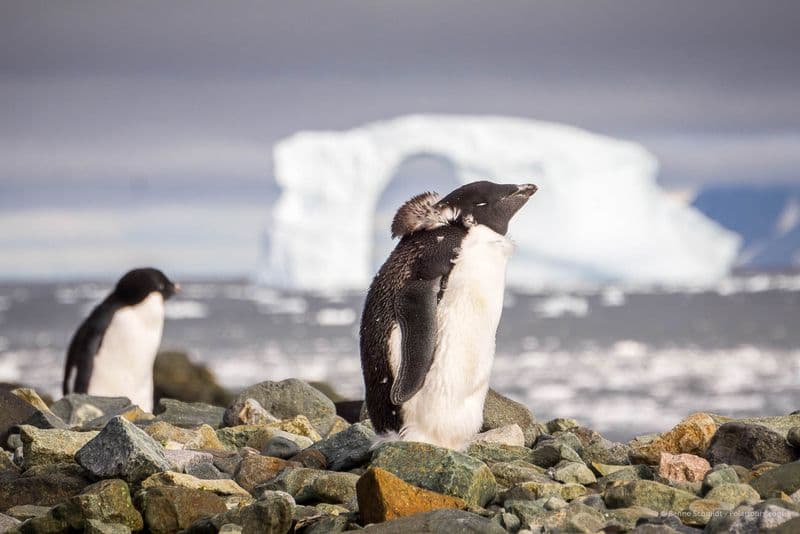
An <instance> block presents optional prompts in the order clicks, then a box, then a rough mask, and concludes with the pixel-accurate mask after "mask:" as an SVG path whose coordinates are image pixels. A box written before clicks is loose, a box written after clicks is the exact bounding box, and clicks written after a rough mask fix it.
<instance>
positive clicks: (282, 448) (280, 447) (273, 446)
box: [261, 436, 300, 460]
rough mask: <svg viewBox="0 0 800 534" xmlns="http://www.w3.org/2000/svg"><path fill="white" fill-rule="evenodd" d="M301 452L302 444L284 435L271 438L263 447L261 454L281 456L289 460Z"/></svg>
mask: <svg viewBox="0 0 800 534" xmlns="http://www.w3.org/2000/svg"><path fill="white" fill-rule="evenodd" d="M298 452H300V446H299V445H298V444H297V443H295V442H294V441H292V440H290V439H288V438H285V437H283V436H275V437H274V438H270V439H268V440H267V442H266V443H265V444H264V448H263V449H261V454H263V455H264V456H272V457H274V458H281V459H283V460H287V459H289V458H291V457H292V456H294V455H295V454H297V453H298Z"/></svg>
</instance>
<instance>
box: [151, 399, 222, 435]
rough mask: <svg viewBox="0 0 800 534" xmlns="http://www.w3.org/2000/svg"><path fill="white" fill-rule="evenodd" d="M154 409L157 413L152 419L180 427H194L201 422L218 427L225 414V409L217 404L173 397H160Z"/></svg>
mask: <svg viewBox="0 0 800 534" xmlns="http://www.w3.org/2000/svg"><path fill="white" fill-rule="evenodd" d="M156 411H157V412H159V413H158V416H157V417H156V418H155V419H154V421H165V422H167V423H169V424H171V425H174V426H177V427H181V428H195V427H198V426H200V425H202V424H206V425H208V426H210V427H211V428H219V427H221V426H222V417H223V415H224V414H225V409H224V408H220V407H219V406H212V405H211V404H204V403H202V402H183V401H179V400H175V399H161V400H160V401H158V409H157V410H156Z"/></svg>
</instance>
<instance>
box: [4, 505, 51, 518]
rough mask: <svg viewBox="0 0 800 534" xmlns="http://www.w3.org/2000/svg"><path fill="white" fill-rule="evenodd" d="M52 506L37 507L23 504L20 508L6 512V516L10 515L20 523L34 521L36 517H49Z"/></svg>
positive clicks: (14, 507) (16, 507)
mask: <svg viewBox="0 0 800 534" xmlns="http://www.w3.org/2000/svg"><path fill="white" fill-rule="evenodd" d="M50 508H51V507H50V506H36V505H35V504H21V505H19V506H12V507H11V508H9V509H8V510H6V514H8V515H10V516H11V517H13V518H15V519H19V520H20V521H25V520H26V519H32V518H34V517H42V516H45V515H47V512H49V511H50Z"/></svg>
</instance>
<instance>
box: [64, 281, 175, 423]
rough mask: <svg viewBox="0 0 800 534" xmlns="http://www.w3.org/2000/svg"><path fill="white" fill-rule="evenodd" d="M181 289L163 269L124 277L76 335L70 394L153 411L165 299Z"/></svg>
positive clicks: (67, 384)
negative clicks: (124, 401)
mask: <svg viewBox="0 0 800 534" xmlns="http://www.w3.org/2000/svg"><path fill="white" fill-rule="evenodd" d="M179 290H180V286H178V285H177V284H174V283H172V282H171V281H170V280H169V279H168V278H167V277H166V276H164V273H162V272H161V271H159V270H157V269H150V268H147V269H134V270H132V271H130V272H128V273H127V274H126V275H125V276H123V277H122V278H121V279H120V280H119V282H117V285H116V287H115V288H114V291H112V292H111V294H110V295H108V297H106V299H105V300H104V301H103V302H101V303H100V304H99V305H98V306H97V307H96V308H95V309H94V310H92V313H90V314H89V317H87V318H86V320H84V321H83V323H81V325H80V327H78V330H77V331H76V332H75V335H74V336H73V337H72V341H71V342H70V344H69V350H68V352H67V364H66V367H65V369H64V383H63V386H62V390H63V393H64V395H66V394H67V393H88V394H90V395H98V396H124V397H128V398H129V399H130V400H131V402H133V403H134V404H137V405H138V406H139V407H140V408H141V409H142V410H145V411H148V412H150V411H152V410H153V363H154V362H155V359H156V353H157V352H158V347H159V345H160V344H161V333H162V331H163V329H164V301H165V300H166V299H168V298H170V297H171V296H172V295H174V294H175V293H176V292H177V291H179ZM73 371H74V373H73ZM73 375H74V376H73Z"/></svg>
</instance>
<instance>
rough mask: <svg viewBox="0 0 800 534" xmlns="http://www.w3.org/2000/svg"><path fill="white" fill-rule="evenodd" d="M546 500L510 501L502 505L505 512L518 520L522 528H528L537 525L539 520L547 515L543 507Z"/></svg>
mask: <svg viewBox="0 0 800 534" xmlns="http://www.w3.org/2000/svg"><path fill="white" fill-rule="evenodd" d="M545 500H546V499H539V500H536V501H531V500H521V499H510V500H506V501H505V502H504V503H503V508H505V509H506V512H508V513H510V514H513V515H514V516H515V517H517V519H519V521H520V524H521V525H522V526H524V527H526V528H527V527H530V525H532V524H537V523H539V521H541V518H542V517H543V516H544V515H545V514H546V513H547V510H546V509H545V507H544V502H545Z"/></svg>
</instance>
